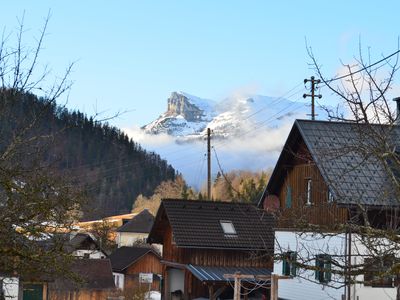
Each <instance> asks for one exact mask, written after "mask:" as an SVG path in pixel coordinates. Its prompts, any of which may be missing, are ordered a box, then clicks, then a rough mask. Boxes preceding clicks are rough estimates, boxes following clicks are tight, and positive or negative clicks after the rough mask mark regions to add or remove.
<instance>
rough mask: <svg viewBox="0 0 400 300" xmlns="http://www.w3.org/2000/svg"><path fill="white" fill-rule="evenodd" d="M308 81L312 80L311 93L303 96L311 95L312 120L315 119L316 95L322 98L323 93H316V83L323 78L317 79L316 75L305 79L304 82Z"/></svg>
mask: <svg viewBox="0 0 400 300" xmlns="http://www.w3.org/2000/svg"><path fill="white" fill-rule="evenodd" d="M307 82H311V94H304V95H303V98H304V99H305V98H307V97H311V120H315V100H314V99H315V97H318V98H319V99H321V98H322V95H315V89H316V85H317V84H319V83H321V80H319V79H315V78H314V76H311V78H310V79H304V84H306V83H307Z"/></svg>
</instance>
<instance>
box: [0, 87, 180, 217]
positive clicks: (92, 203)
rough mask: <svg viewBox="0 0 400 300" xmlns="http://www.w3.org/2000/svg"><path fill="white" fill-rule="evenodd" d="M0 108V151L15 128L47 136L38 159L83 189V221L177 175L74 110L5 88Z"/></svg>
mask: <svg viewBox="0 0 400 300" xmlns="http://www.w3.org/2000/svg"><path fill="white" fill-rule="evenodd" d="M0 109H1V112H2V113H1V114H0V134H1V139H0V147H1V148H2V150H4V149H6V147H7V146H8V144H9V143H10V141H11V140H12V139H13V138H15V134H16V132H18V134H20V135H21V138H22V139H27V140H28V139H29V138H32V137H37V136H41V137H45V139H41V142H40V143H41V145H40V147H38V149H41V150H40V151H43V153H41V155H40V157H41V159H43V162H44V163H45V164H46V165H47V166H48V167H49V168H50V167H51V168H54V169H56V170H57V171H59V172H60V174H61V175H64V176H65V177H66V178H69V180H71V181H72V182H74V183H75V184H76V186H77V187H78V188H82V189H83V190H84V191H85V193H86V196H87V199H88V201H87V203H86V205H85V206H84V208H83V212H84V214H83V218H84V219H92V218H99V217H104V216H107V215H112V214H117V213H125V212H128V211H129V210H130V209H131V207H132V202H133V201H134V199H136V197H137V196H138V195H139V194H142V195H146V196H149V195H152V194H153V191H154V189H155V188H156V187H157V186H158V185H159V184H160V183H161V182H162V181H165V180H173V179H174V178H175V170H174V169H173V168H172V167H171V166H170V165H168V164H167V162H166V161H165V160H162V159H161V158H160V157H159V155H157V154H155V153H152V152H147V151H145V150H144V149H142V148H141V146H140V145H139V144H137V143H135V142H134V141H132V140H131V139H129V138H128V136H127V135H126V134H124V133H123V132H122V131H120V130H119V129H117V128H115V127H112V126H110V125H108V124H107V123H101V122H98V121H95V120H93V118H91V117H87V116H86V115H84V114H82V113H80V112H78V111H68V110H67V109H65V108H64V107H60V106H58V105H56V103H55V102H52V101H48V100H44V99H39V98H38V97H36V96H35V95H33V94H30V93H20V92H16V91H15V90H4V89H3V90H2V91H1V97H0ZM26 129H29V130H26ZM43 141H44V142H43ZM43 149H44V150H43ZM38 151H39V150H38ZM22 159H23V158H22Z"/></svg>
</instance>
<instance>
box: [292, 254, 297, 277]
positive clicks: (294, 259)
mask: <svg viewBox="0 0 400 300" xmlns="http://www.w3.org/2000/svg"><path fill="white" fill-rule="evenodd" d="M290 274H291V275H292V276H296V275H297V252H292V253H290Z"/></svg>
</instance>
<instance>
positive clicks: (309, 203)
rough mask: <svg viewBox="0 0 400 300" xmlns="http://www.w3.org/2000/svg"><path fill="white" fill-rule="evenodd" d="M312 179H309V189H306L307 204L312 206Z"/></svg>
mask: <svg viewBox="0 0 400 300" xmlns="http://www.w3.org/2000/svg"><path fill="white" fill-rule="evenodd" d="M311 192H312V190H311V179H307V187H306V201H307V202H306V204H307V205H311Z"/></svg>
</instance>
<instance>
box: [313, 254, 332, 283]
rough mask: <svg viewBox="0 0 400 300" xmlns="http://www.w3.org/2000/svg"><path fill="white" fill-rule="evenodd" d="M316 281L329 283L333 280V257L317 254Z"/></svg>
mask: <svg viewBox="0 0 400 300" xmlns="http://www.w3.org/2000/svg"><path fill="white" fill-rule="evenodd" d="M315 268H316V269H315V280H317V281H319V282H320V283H328V282H330V281H331V280H332V271H331V270H332V256H330V255H329V254H317V255H316V256H315Z"/></svg>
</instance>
